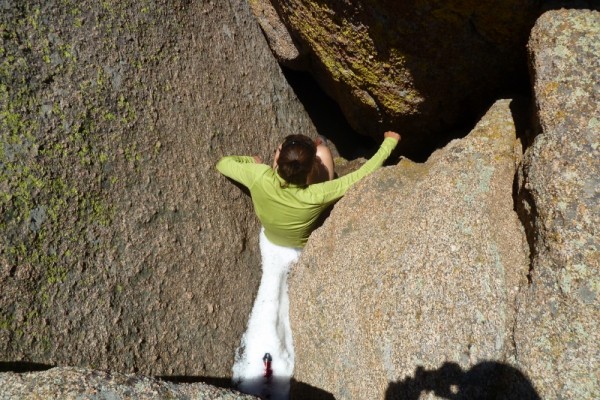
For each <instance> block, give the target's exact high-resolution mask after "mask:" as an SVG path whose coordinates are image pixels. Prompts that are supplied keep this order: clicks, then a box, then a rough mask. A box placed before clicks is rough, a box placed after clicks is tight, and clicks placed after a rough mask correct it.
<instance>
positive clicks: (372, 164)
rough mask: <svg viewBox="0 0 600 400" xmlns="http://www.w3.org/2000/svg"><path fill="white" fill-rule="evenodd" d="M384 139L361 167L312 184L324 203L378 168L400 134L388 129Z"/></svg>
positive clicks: (390, 151) (329, 201)
mask: <svg viewBox="0 0 600 400" xmlns="http://www.w3.org/2000/svg"><path fill="white" fill-rule="evenodd" d="M383 137H384V139H383V142H382V143H381V146H380V147H379V150H378V151H377V153H375V155H374V156H373V157H371V158H370V159H369V161H367V162H366V163H365V164H364V165H363V166H362V167H360V168H359V169H357V170H356V171H354V172H352V173H350V174H348V175H344V176H342V177H341V178H338V179H334V180H332V181H328V182H323V183H319V184H316V185H314V186H315V188H314V189H315V190H318V191H320V192H321V194H322V195H323V202H324V203H331V202H333V201H335V200H337V199H339V198H340V197H342V196H343V195H344V194H345V193H346V191H347V190H348V189H349V188H350V187H351V186H352V185H353V184H355V183H356V182H358V181H359V180H361V179H362V178H364V177H365V176H367V175H369V174H370V173H372V172H373V171H375V170H377V169H379V168H380V167H381V166H382V165H383V163H384V161H385V160H386V159H387V158H388V157H389V156H390V154H392V151H393V150H394V149H395V148H396V145H397V144H398V142H399V141H400V135H399V134H398V133H396V132H392V131H388V132H385V134H384V135H383Z"/></svg>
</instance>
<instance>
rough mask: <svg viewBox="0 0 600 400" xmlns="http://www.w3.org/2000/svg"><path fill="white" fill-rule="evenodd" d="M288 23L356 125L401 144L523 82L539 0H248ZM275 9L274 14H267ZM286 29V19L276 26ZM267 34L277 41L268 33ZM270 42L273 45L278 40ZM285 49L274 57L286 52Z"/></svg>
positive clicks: (428, 137) (425, 138) (268, 22)
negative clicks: (400, 139) (394, 136)
mask: <svg viewBox="0 0 600 400" xmlns="http://www.w3.org/2000/svg"><path fill="white" fill-rule="evenodd" d="M252 3H256V4H259V6H257V8H261V9H270V8H271V6H273V7H274V8H275V10H276V13H274V12H273V13H270V14H269V18H266V17H265V13H264V12H259V13H257V15H258V18H259V20H261V21H265V22H263V23H262V25H263V26H265V27H266V28H265V32H267V36H273V35H272V34H269V33H268V32H269V31H271V30H272V29H269V27H270V26H275V25H277V26H279V25H284V26H285V27H287V29H288V30H289V32H290V34H291V39H293V41H295V42H292V44H293V43H296V44H297V46H298V47H299V50H298V52H299V53H306V54H307V55H308V57H309V59H310V60H309V62H307V63H305V64H306V65H307V68H308V69H309V70H310V71H311V73H312V74H313V75H314V76H315V78H316V79H317V80H318V81H319V83H320V84H321V86H322V87H323V88H324V89H325V90H326V91H327V93H328V94H329V95H330V96H331V97H332V98H334V99H335V100H336V101H337V102H338V103H339V104H340V107H341V108H342V110H343V112H344V114H345V116H346V118H347V119H348V121H349V122H350V124H351V125H352V127H353V128H354V129H355V130H357V131H358V132H360V133H362V134H366V135H371V136H373V137H376V138H379V137H380V136H381V132H383V131H384V130H386V129H389V128H395V129H396V130H398V131H400V132H403V134H404V143H403V144H402V145H401V146H402V147H403V148H405V149H407V150H408V149H410V148H411V147H412V146H414V145H415V144H416V143H418V144H419V145H423V144H424V143H428V142H435V141H436V140H439V139H440V137H439V136H442V135H444V134H447V131H448V127H451V126H455V125H456V124H457V123H458V122H460V121H464V120H465V119H473V120H475V118H476V117H477V116H479V115H481V114H483V112H485V110H486V109H487V108H488V107H489V105H490V104H491V103H492V102H493V101H494V100H495V99H497V98H498V93H499V91H500V90H506V88H507V87H509V86H510V85H514V84H515V83H517V82H523V83H524V82H526V79H527V67H526V65H527V64H526V52H525V44H526V43H527V38H528V34H529V31H530V29H531V27H532V26H533V24H534V22H535V19H536V17H537V16H538V15H539V6H540V2H539V1H537V0H527V1H518V0H510V1H506V0H505V1H502V2H501V3H499V2H497V1H492V0H484V1H481V0H466V1H465V0H461V1H458V0H450V1H447V0H423V1H418V2H405V1H389V0H371V1H369V2H368V3H365V2H363V1H355V0H347V1H333V0H324V1H302V0H285V1H283V0H252ZM277 17H279V18H280V19H281V22H280V23H275V22H273V19H276V18H277ZM279 31H283V29H279V30H278V32H279ZM272 42H273V41H272ZM283 42H284V43H288V45H287V46H281V45H277V46H273V51H274V52H275V53H276V54H278V53H280V50H279V49H280V48H288V47H290V46H291V45H292V44H289V43H290V41H283ZM286 57H287V56H286V55H285V54H281V55H279V58H281V59H286Z"/></svg>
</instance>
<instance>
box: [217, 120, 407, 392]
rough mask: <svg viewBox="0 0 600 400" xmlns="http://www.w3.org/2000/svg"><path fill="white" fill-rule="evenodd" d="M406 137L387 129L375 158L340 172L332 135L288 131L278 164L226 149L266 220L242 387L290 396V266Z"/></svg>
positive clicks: (229, 169) (231, 172)
mask: <svg viewBox="0 0 600 400" xmlns="http://www.w3.org/2000/svg"><path fill="white" fill-rule="evenodd" d="M399 140H400V135H399V134H398V133H395V132H391V131H388V132H385V134H384V140H383V142H382V144H381V146H380V148H379V150H378V151H377V153H376V154H375V155H374V156H373V157H371V159H369V160H368V161H367V162H366V163H365V164H364V165H363V166H362V167H360V168H359V169H358V170H356V171H354V172H352V173H350V174H348V175H345V176H343V177H340V178H336V179H334V176H335V171H334V162H333V157H332V155H331V151H330V150H329V147H328V146H327V143H326V141H324V140H323V139H320V138H319V139H317V140H316V141H313V140H312V139H311V138H309V137H307V136H304V135H290V136H287V137H286V138H285V140H284V141H283V143H282V144H281V145H280V146H278V147H277V150H276V151H275V157H274V161H273V166H272V167H270V166H268V165H266V164H263V163H262V160H261V159H260V158H259V157H256V156H254V157H253V156H226V157H223V158H221V160H219V162H218V163H217V166H216V168H217V170H218V171H219V172H220V173H221V174H223V175H225V176H226V177H228V178H231V179H233V180H234V181H236V182H238V183H241V184H242V185H244V186H246V187H247V188H248V189H249V190H250V195H251V197H252V202H253V204H254V211H255V212H256V215H257V216H258V219H259V220H260V222H261V224H262V228H261V232H260V236H259V242H260V252H261V258H262V270H263V274H262V277H261V282H260V285H259V288H258V293H257V295H256V300H255V302H254V306H253V308H252V312H251V314H250V318H249V321H248V327H247V329H246V332H245V333H244V335H243V337H242V341H241V344H240V347H239V348H238V350H237V352H236V357H235V361H234V365H233V381H234V384H235V385H236V386H237V388H238V389H239V390H240V391H242V392H245V393H249V394H253V395H257V396H260V397H262V398H268V399H271V400H276V399H282V400H284V399H287V398H288V395H289V385H290V378H291V376H292V373H293V369H294V349H293V345H292V332H291V329H290V322H289V317H288V310H289V299H288V286H287V274H288V272H289V268H290V266H291V265H292V264H293V263H294V262H295V261H296V260H297V259H298V257H299V256H300V253H301V251H302V248H303V247H304V246H305V245H306V242H307V241H308V238H309V237H310V234H311V233H312V231H313V230H314V229H315V228H316V226H317V224H318V222H319V216H320V215H321V213H322V212H323V211H324V210H325V209H326V208H327V207H329V206H330V205H331V204H332V203H334V202H335V201H337V200H338V199H340V198H341V197H342V196H344V194H345V193H346V192H347V191H348V189H349V188H350V187H351V186H352V185H353V184H355V183H356V182H358V181H359V180H360V179H362V178H363V177H365V176H367V175H368V174H370V173H371V172H373V171H375V170H377V169H378V168H379V167H381V166H382V165H383V162H384V161H385V160H386V159H387V158H388V157H389V155H390V154H391V152H392V151H393V150H394V148H395V147H396V145H397V144H398V141H399ZM265 359H266V360H267V361H268V362H265Z"/></svg>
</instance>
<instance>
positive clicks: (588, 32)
mask: <svg viewBox="0 0 600 400" xmlns="http://www.w3.org/2000/svg"><path fill="white" fill-rule="evenodd" d="M528 49H529V53H530V63H531V73H532V78H533V88H534V94H535V99H536V108H537V117H538V120H539V127H538V132H536V133H538V135H537V136H536V137H535V140H534V141H533V144H532V145H531V147H530V148H529V149H528V150H527V152H526V154H525V159H524V162H523V166H522V168H521V171H520V189H519V195H520V196H519V203H518V204H517V207H518V209H519V210H520V214H521V218H522V220H523V221H524V224H525V226H527V227H528V236H529V242H530V244H531V247H532V264H531V268H532V271H531V286H530V287H528V288H527V290H524V291H523V293H522V295H521V296H520V298H519V300H520V301H519V319H518V322H519V323H518V326H517V329H516V331H515V332H516V333H515V342H516V345H517V350H518V352H517V353H518V362H519V364H520V365H521V366H522V368H523V369H524V370H525V371H526V372H527V373H528V374H529V375H530V376H531V377H532V379H533V380H534V382H535V383H536V386H537V387H539V390H540V394H541V396H542V398H581V399H583V398H589V399H591V398H597V397H598V396H600V391H599V390H600V389H599V388H600V382H599V380H598V379H599V378H598V371H599V370H600V353H599V349H598V343H599V342H600V336H599V334H598V332H599V331H600V327H599V326H598V324H599V321H600V280H599V276H600V275H599V273H598V272H599V271H600V257H599V254H600V242H599V238H600V235H599V234H598V227H599V226H600V207H599V204H600V191H599V188H600V178H599V177H600V163H599V162H598V160H600V129H599V128H600V126H599V125H598V116H599V115H600V106H599V104H600V103H599V102H598V95H599V94H600V90H599V87H598V82H599V80H600V75H599V71H600V59H599V57H598V54H600V12H598V11H591V10H565V9H563V10H555V11H548V12H547V13H545V14H544V15H543V16H542V17H541V18H540V19H539V20H538V22H537V23H536V26H535V28H534V29H533V31H532V34H531V38H530V41H529V45H528Z"/></svg>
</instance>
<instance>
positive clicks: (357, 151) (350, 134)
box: [281, 67, 379, 160]
mask: <svg viewBox="0 0 600 400" xmlns="http://www.w3.org/2000/svg"><path fill="white" fill-rule="evenodd" d="M281 70H282V71H283V75H284V76H285V78H286V79H287V81H288V83H289V84H290V86H291V87H292V89H293V90H294V93H295V94H296V96H297V97H298V100H300V102H301V103H302V105H303V106H304V109H305V110H306V112H307V114H308V116H309V117H310V118H311V120H312V122H313V124H314V125H315V127H316V128H317V132H318V133H319V135H323V136H325V137H326V138H327V139H329V140H330V141H331V143H333V145H334V147H335V149H332V150H333V151H334V153H335V152H336V151H337V154H334V156H338V155H339V156H340V157H343V158H345V159H347V160H353V159H356V158H360V157H364V158H368V157H370V156H371V155H373V154H374V153H375V151H377V146H378V145H379V144H378V143H376V142H375V140H373V139H372V138H369V137H366V136H363V135H360V134H359V133H358V132H356V131H355V130H354V129H352V127H351V126H350V124H349V123H348V121H347V120H346V118H345V117H344V114H343V113H342V110H341V109H340V107H339V105H338V104H337V103H336V102H335V100H333V99H332V98H331V97H329V96H328V95H327V94H326V93H325V91H324V90H323V89H321V87H320V86H319V84H318V83H317V82H316V81H315V79H314V78H313V77H312V76H311V75H310V74H309V73H308V72H300V71H294V70H291V69H289V68H285V67H281Z"/></svg>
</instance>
